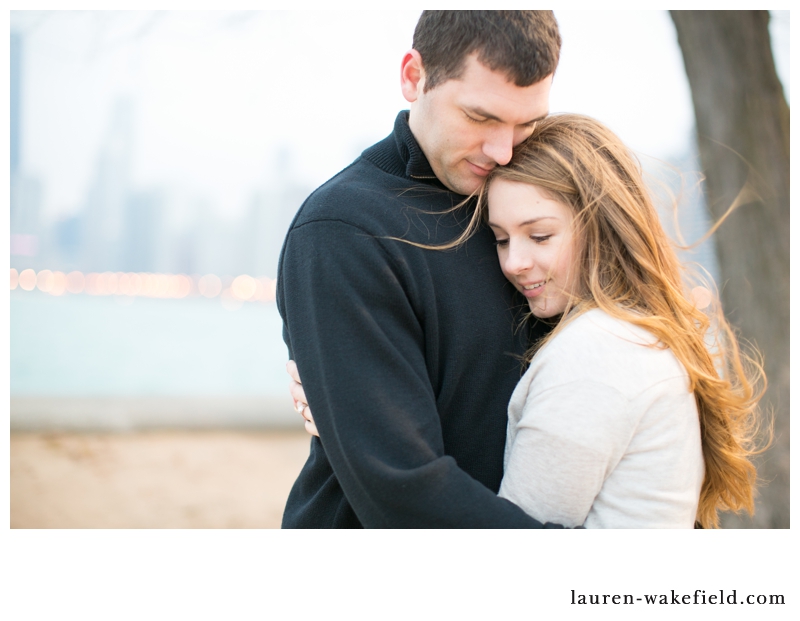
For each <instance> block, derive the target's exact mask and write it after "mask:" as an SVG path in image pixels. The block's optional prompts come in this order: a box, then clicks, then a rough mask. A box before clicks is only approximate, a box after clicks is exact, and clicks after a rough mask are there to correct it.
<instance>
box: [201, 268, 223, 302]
mask: <svg viewBox="0 0 800 621" xmlns="http://www.w3.org/2000/svg"><path fill="white" fill-rule="evenodd" d="M197 290H198V291H200V295H202V296H204V297H207V298H215V297H217V296H218V295H219V294H220V292H221V291H222V280H220V277H219V276H215V275H214V274H206V275H205V276H203V277H202V278H201V279H200V281H199V282H198V283H197Z"/></svg>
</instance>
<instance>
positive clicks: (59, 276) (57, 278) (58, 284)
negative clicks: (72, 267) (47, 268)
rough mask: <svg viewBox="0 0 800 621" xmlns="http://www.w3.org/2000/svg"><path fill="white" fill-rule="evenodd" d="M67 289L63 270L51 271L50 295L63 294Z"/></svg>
mask: <svg viewBox="0 0 800 621" xmlns="http://www.w3.org/2000/svg"><path fill="white" fill-rule="evenodd" d="M66 290H67V276H66V275H65V274H64V272H53V286H52V287H51V289H50V295H64V293H65V292H66Z"/></svg>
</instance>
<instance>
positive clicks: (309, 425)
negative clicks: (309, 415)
mask: <svg viewBox="0 0 800 621" xmlns="http://www.w3.org/2000/svg"><path fill="white" fill-rule="evenodd" d="M306 431H307V432H308V433H310V434H311V435H312V436H317V437H318V438H319V431H317V426H316V425H315V424H314V422H313V421H310V420H307V421H306Z"/></svg>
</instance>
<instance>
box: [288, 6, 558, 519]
mask: <svg viewBox="0 0 800 621" xmlns="http://www.w3.org/2000/svg"><path fill="white" fill-rule="evenodd" d="M560 45H561V40H560V36H559V34H558V28H557V25H556V22H555V19H554V17H553V15H552V13H551V12H550V11H425V12H423V14H422V16H421V17H420V20H419V23H418V24H417V27H416V29H415V32H414V42H413V49H412V50H410V51H409V52H408V53H406V55H405V57H404V58H403V62H402V66H401V88H402V92H403V96H404V97H405V98H406V100H407V101H408V102H409V103H410V110H409V111H408V112H401V113H400V115H399V116H398V117H397V120H396V121H395V127H394V131H393V133H392V134H391V135H390V136H389V137H387V138H386V139H384V140H382V141H381V142H379V143H377V144H376V145H374V146H372V147H370V148H369V149H367V150H366V151H364V153H363V154H362V155H361V157H360V158H358V159H357V160H356V161H355V162H354V163H353V164H351V165H350V166H349V167H348V168H346V169H345V170H343V171H342V172H340V173H339V174H338V175H336V176H335V177H334V178H333V179H331V180H330V181H328V182H327V183H325V184H324V185H322V186H321V187H320V188H319V189H317V190H316V191H315V192H314V193H313V194H312V195H311V196H310V197H309V198H308V199H307V200H306V202H305V203H304V204H303V206H302V207H301V209H300V211H299V212H298V214H297V216H296V218H295V220H294V222H293V223H292V225H291V227H290V230H289V233H288V234H287V237H286V241H285V244H284V248H283V251H282V253H281V260H280V265H279V268H278V271H279V277H278V291H277V297H278V308H279V310H280V313H281V316H282V317H283V320H284V339H285V341H286V344H287V346H288V348H289V354H290V357H291V358H293V359H294V360H295V361H296V363H297V366H298V370H299V373H300V375H301V377H302V378H303V381H304V388H305V392H306V395H307V398H308V402H309V404H310V405H311V408H312V409H313V412H314V419H315V423H316V426H317V428H318V429H319V434H320V437H319V438H316V437H315V438H313V439H312V444H311V453H310V455H309V458H308V461H307V462H306V464H305V466H304V468H303V470H302V472H301V473H300V476H299V477H298V479H297V482H296V483H295V485H294V487H293V489H292V492H291V494H290V496H289V500H288V502H287V505H286V510H285V512H284V518H283V526H284V527H309V528H322V527H373V528H375V527H377V528H389V527H399V528H415V527H425V528H431V527H446V528H452V527H464V528H481V527H487V528H501V527H506V528H541V527H542V526H543V525H542V524H540V523H539V522H537V521H536V520H534V519H532V518H530V517H529V516H527V515H525V514H524V512H523V511H522V510H521V509H519V508H518V507H517V506H515V505H514V504H512V503H510V502H508V501H507V500H505V499H502V498H498V497H497V496H496V493H497V490H498V489H499V486H500V480H501V478H502V474H503V451H504V446H505V433H506V406H507V404H508V400H509V397H510V395H511V393H512V391H513V389H514V386H515V385H516V383H517V381H518V380H519V378H520V376H521V374H522V371H523V369H522V366H521V364H520V357H521V355H522V354H523V353H524V351H525V350H526V349H527V347H528V346H529V344H530V339H532V338H538V337H539V336H541V335H542V334H543V328H542V327H540V326H534V327H533V328H530V329H529V327H528V326H525V327H523V328H520V319H521V317H522V316H523V314H524V309H525V308H526V305H525V301H524V299H523V298H521V297H520V296H519V294H518V293H517V292H516V291H515V289H514V288H513V287H512V286H511V285H509V284H508V283H507V282H506V280H505V278H504V277H503V275H502V273H501V271H500V268H499V266H498V262H497V256H496V252H495V248H494V237H493V235H492V233H491V232H490V231H489V230H487V229H482V230H480V231H479V232H478V233H477V234H476V235H474V236H473V237H472V238H471V239H470V240H469V241H468V242H466V243H465V244H464V245H463V246H460V247H458V248H457V249H454V250H451V251H447V252H442V251H436V250H426V249H423V248H419V247H417V246H414V245H412V244H413V243H417V244H426V245H436V244H442V243H445V242H449V241H452V240H453V239H454V238H456V237H458V235H459V234H460V233H461V232H462V231H463V230H464V226H465V223H466V221H467V220H468V216H469V213H470V210H471V206H470V205H469V204H467V205H465V206H462V207H459V208H458V209H453V207H455V206H458V205H459V204H460V203H462V202H463V201H464V200H465V197H466V196H468V195H469V194H471V193H473V192H474V191H475V190H477V189H478V188H479V187H480V185H481V183H482V181H483V179H484V178H485V177H486V175H487V174H488V173H489V171H490V170H491V169H492V168H494V167H495V166H498V165H499V166H502V165H504V164H506V163H507V162H508V161H509V159H510V158H511V153H512V149H513V147H514V146H515V145H517V144H519V143H520V142H522V141H523V140H524V139H525V138H527V137H528V136H529V135H530V134H531V132H532V131H533V127H534V125H535V123H536V121H537V120H539V119H541V118H543V117H544V116H546V115H547V113H548V98H549V92H550V83H551V81H552V75H553V72H554V71H555V68H556V65H557V63H558V55H559V51H560ZM398 238H400V239H401V240H404V241H401V240H399V239H398ZM406 242H411V243H406Z"/></svg>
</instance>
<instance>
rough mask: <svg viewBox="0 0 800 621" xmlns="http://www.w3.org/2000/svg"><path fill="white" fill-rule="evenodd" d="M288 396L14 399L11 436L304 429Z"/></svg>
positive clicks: (12, 400) (12, 403) (12, 402)
mask: <svg viewBox="0 0 800 621" xmlns="http://www.w3.org/2000/svg"><path fill="white" fill-rule="evenodd" d="M302 422H303V421H302V418H301V417H300V415H299V414H298V413H297V412H295V411H294V408H293V407H292V402H291V398H290V397H289V396H288V395H287V396H285V397H12V398H11V430H12V431H134V430H137V431H138V430H146V429H170V428H172V429H301V428H302V427H303V425H302Z"/></svg>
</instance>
